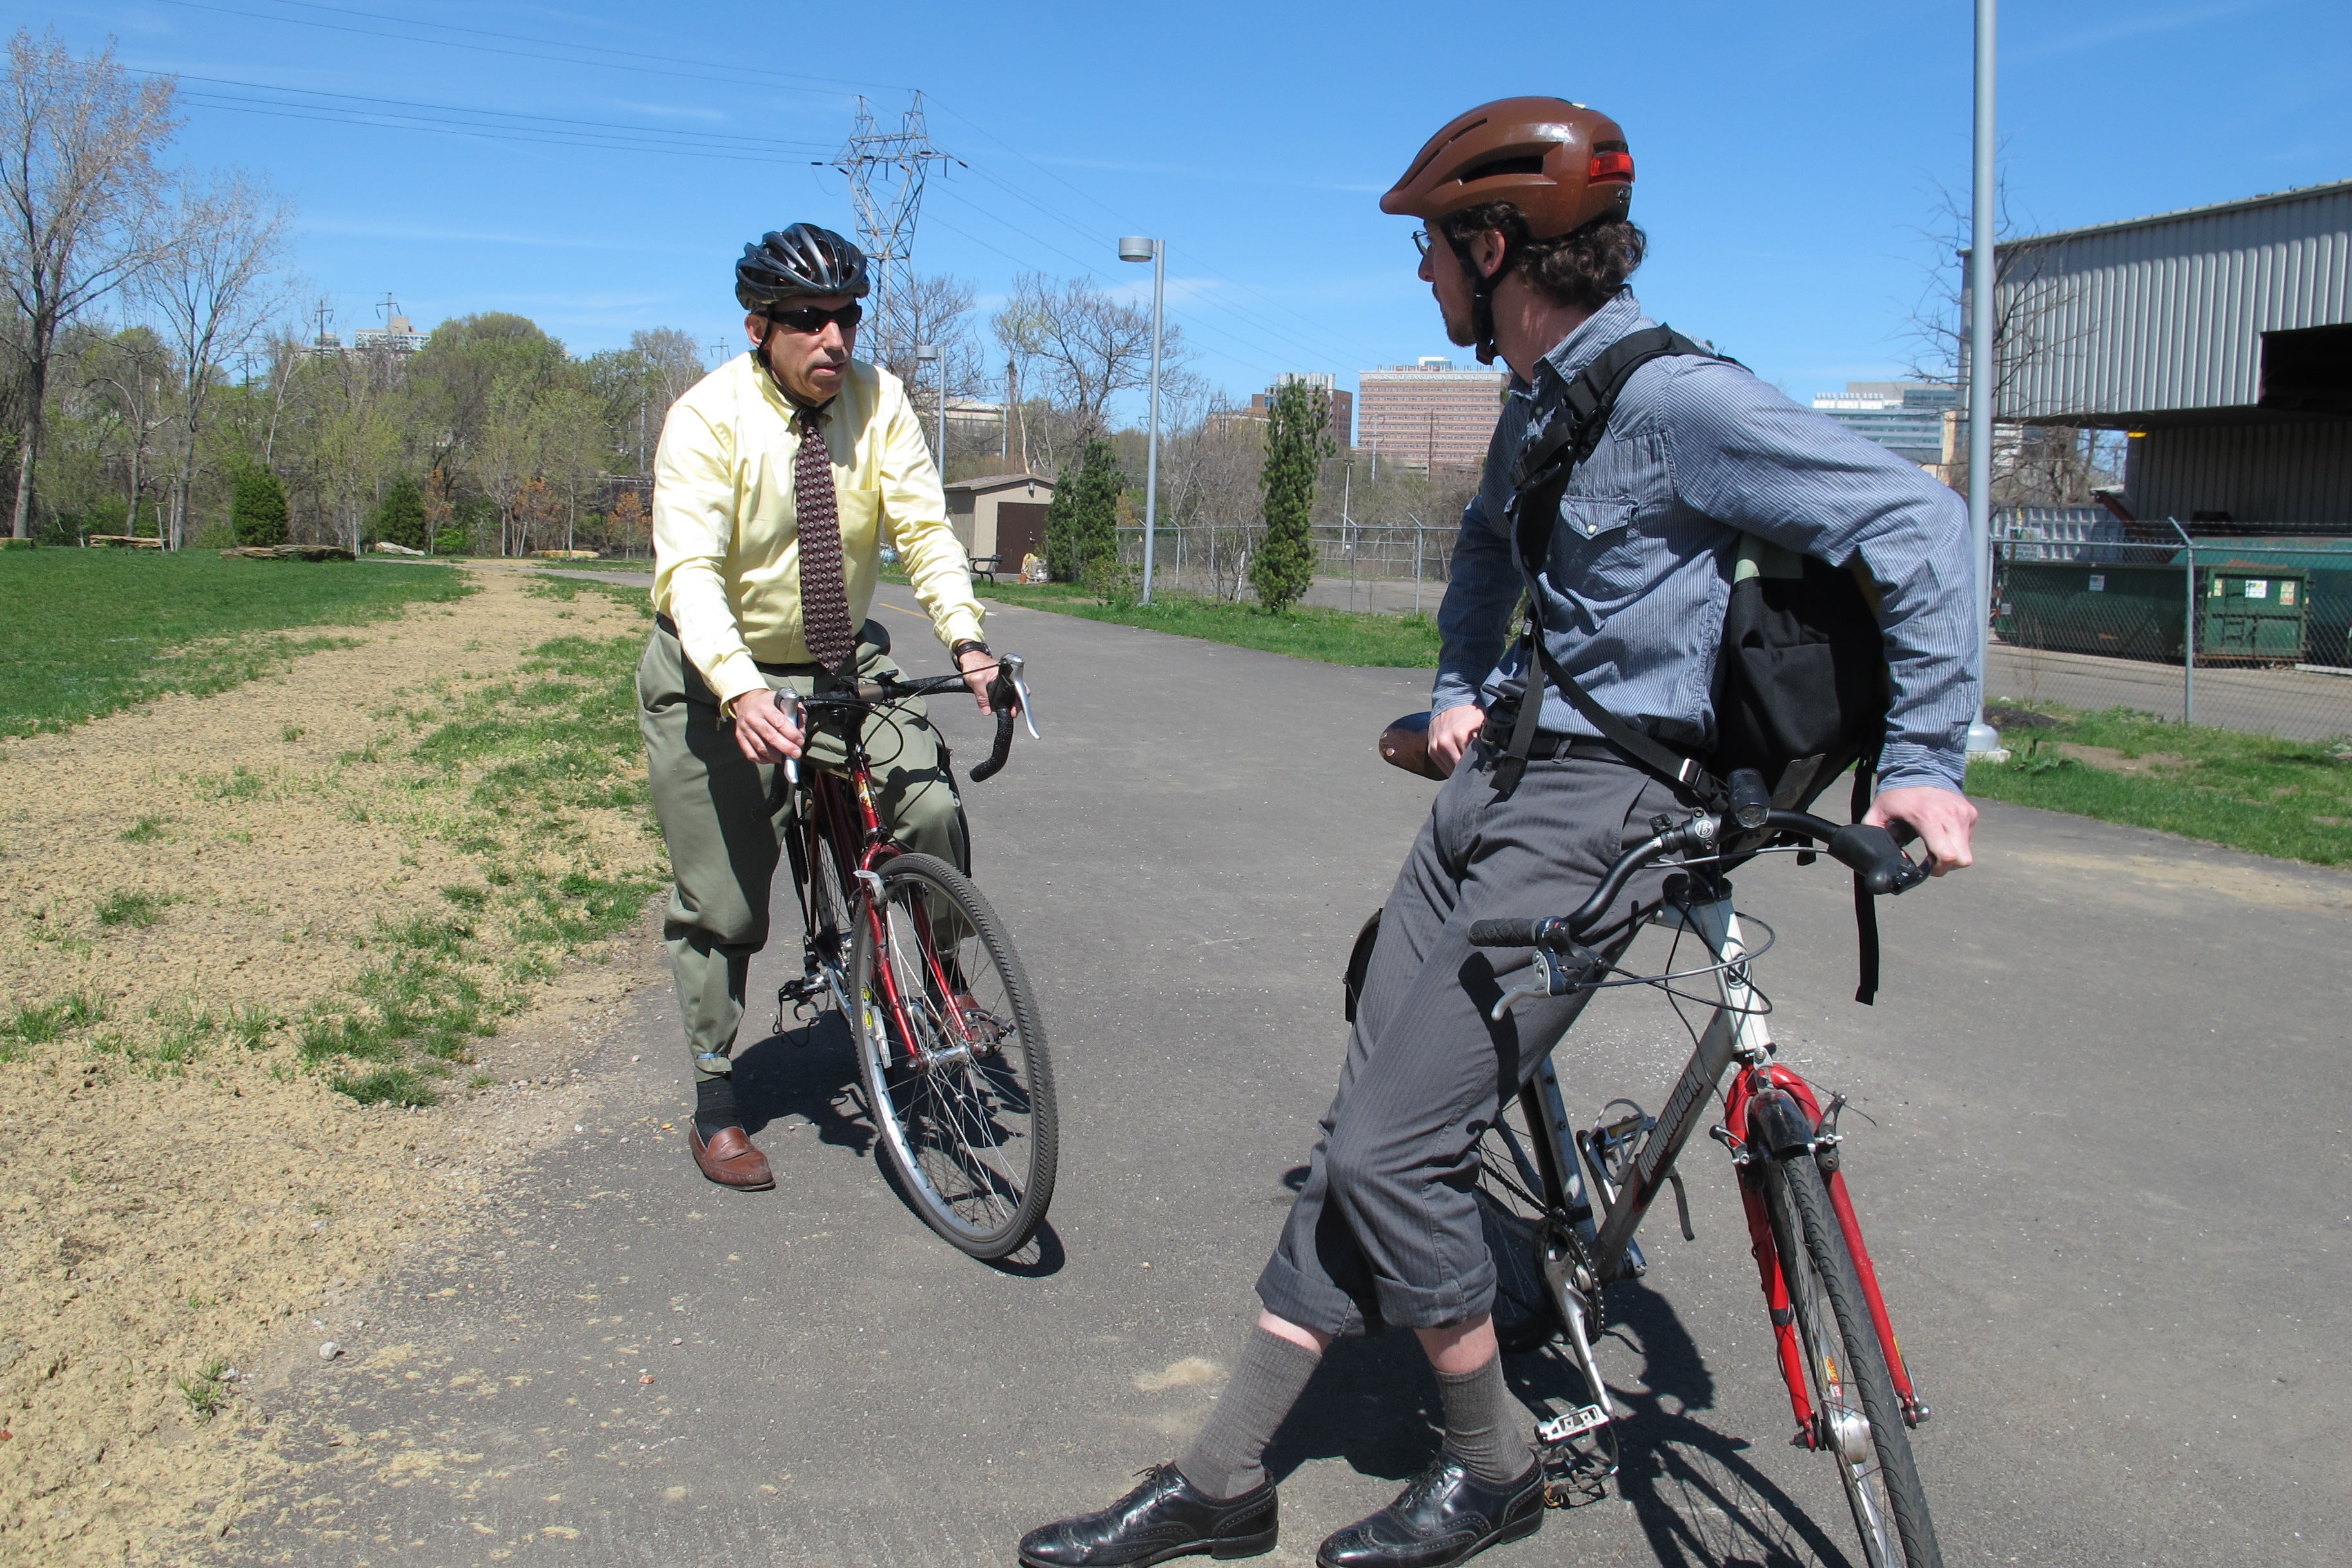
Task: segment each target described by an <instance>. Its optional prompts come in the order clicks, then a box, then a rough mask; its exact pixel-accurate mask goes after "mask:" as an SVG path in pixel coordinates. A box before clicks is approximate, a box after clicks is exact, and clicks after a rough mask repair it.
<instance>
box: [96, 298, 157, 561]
mask: <svg viewBox="0 0 2352 1568" xmlns="http://www.w3.org/2000/svg"><path fill="white" fill-rule="evenodd" d="M82 361H83V363H82V367H81V371H82V379H83V380H84V381H85V382H86V383H88V384H89V385H91V386H93V387H104V388H105V389H106V390H107V392H109V393H110V394H111V395H110V396H109V397H108V398H107V399H106V401H107V402H108V404H109V405H111V406H112V407H113V408H114V409H115V410H116V411H118V412H119V414H120V416H121V419H122V422H123V425H124V426H125V428H126V429H127V431H128V432H129V434H130V441H129V443H128V449H127V450H126V451H125V452H124V454H123V466H124V468H126V469H127V470H128V474H127V476H126V483H125V489H127V491H128V498H129V500H128V504H127V505H126V506H125V507H124V509H123V516H124V517H125V518H126V519H127V520H128V521H126V523H125V525H124V527H125V531H127V532H131V533H136V532H138V531H139V526H138V525H139V500H140V494H141V491H142V489H144V482H145V480H144V476H143V475H142V471H141V470H142V468H143V467H144V466H145V463H146V458H147V451H148V445H149V443H150V442H152V440H153V439H154V438H155V433H156V431H157V430H158V429H159V428H161V427H162V426H163V425H164V423H165V422H166V421H168V420H169V419H170V418H171V414H170V413H169V411H168V410H166V409H165V407H164V406H163V378H164V377H165V376H166V375H173V374H176V367H174V366H173V363H172V351H171V350H170V349H169V348H167V347H165V346H164V343H163V340H162V339H161V338H159V337H157V336H156V335H155V333H154V332H153V331H151V330H150V329H148V328H146V327H131V328H129V329H127V330H125V331H120V332H115V333H112V334H110V335H109V336H107V337H104V338H101V339H100V340H99V341H98V342H94V343H92V344H91V345H90V347H89V351H88V352H87V353H85V354H84V355H83V356H82ZM162 533H163V531H162V530H161V529H158V530H157V536H158V537H159V538H160V537H161V536H162Z"/></svg>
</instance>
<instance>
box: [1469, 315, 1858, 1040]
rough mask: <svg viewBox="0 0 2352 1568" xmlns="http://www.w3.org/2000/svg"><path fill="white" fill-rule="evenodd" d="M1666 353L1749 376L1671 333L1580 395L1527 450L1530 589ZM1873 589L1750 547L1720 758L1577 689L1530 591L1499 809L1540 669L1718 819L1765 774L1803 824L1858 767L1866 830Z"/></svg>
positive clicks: (1636, 338) (1499, 779)
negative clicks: (1627, 394)
mask: <svg viewBox="0 0 2352 1568" xmlns="http://www.w3.org/2000/svg"><path fill="white" fill-rule="evenodd" d="M1666 354H1689V355H1696V356H1697V357H1699V358H1702V359H1723V360H1725V363H1737V362H1736V361H1730V360H1727V359H1726V357H1725V356H1724V355H1721V354H1718V353H1715V352H1714V351H1713V350H1711V349H1708V348H1706V347H1705V346H1703V345H1701V344H1698V343H1696V342H1692V341H1691V340H1690V339H1688V338H1685V337H1684V336H1683V335H1682V334H1681V333H1679V332H1676V331H1673V330H1671V329H1669V328H1666V327H1651V328H1648V329H1646V330H1644V331H1638V332H1633V333H1629V334H1628V335H1626V336H1625V337H1622V338H1620V339H1618V340H1617V342H1614V343H1612V344H1611V345H1610V346H1609V347H1608V348H1606V349H1604V350H1602V351H1601V354H1600V356H1599V357H1598V358H1596V359H1595V360H1594V361H1593V362H1592V363H1591V364H1590V365H1588V366H1586V367H1585V369H1584V372H1583V374H1580V375H1579V376H1578V377H1577V378H1576V380H1575V381H1573V382H1572V383H1570V384H1569V386H1568V388H1567V390H1566V391H1565V392H1564V393H1563V394H1562V395H1561V399H1560V404H1561V405H1560V407H1559V410H1558V411H1557V412H1556V413H1555V415H1554V417H1553V418H1552V420H1551V422H1550V423H1549V425H1548V426H1546V427H1545V429H1544V433H1543V434H1542V435H1541V436H1540V437H1538V438H1537V439H1536V440H1534V441H1532V442H1529V443H1528V445H1527V446H1526V447H1524V448H1522V450H1521V451H1520V453H1519V456H1518V458H1517V461H1516V462H1515V463H1514V464H1513V465H1512V469H1511V487H1512V490H1513V492H1514V493H1513V498H1512V501H1511V518H1510V523H1511V531H1512V537H1513V539H1514V541H1515V542H1516V543H1517V549H1518V553H1519V559H1520V562H1521V564H1522V565H1523V566H1524V568H1525V569H1526V571H1527V572H1528V576H1529V577H1530V579H1534V578H1538V577H1540V576H1541V574H1542V573H1543V570H1544V566H1545V564H1546V563H1547V562H1548V561H1549V558H1550V554H1551V535H1552V529H1553V527H1554V526H1555V525H1556V524H1557V523H1558V521H1559V502H1560V497H1561V496H1562V495H1563V494H1564V493H1565V492H1566V490H1567V489H1568V481H1569V477H1570V475H1571V474H1572V473H1573V472H1574V471H1575V469H1576V465H1577V464H1579V463H1580V462H1582V461H1583V460H1584V459H1585V458H1588V457H1590V456H1591V454H1592V451H1593V448H1594V447H1597V446H1599V445H1600V442H1601V433H1602V431H1603V430H1605V429H1606V428H1607V426H1608V424H1609V415H1610V411H1611V410H1612V409H1613V408H1614V407H1615V406H1616V404H1617V396H1618V394H1619V393H1621V392H1622V391H1623V390H1624V386H1625V383H1626V381H1627V379H1628V378H1629V377H1631V376H1632V375H1633V372H1634V370H1635V369H1637V368H1638V367H1640V366H1642V365H1644V364H1647V363H1649V362H1650V361H1652V360H1654V359H1657V358H1660V357H1661V356H1663V355H1666ZM1865 583H1866V579H1864V577H1863V575H1862V573H1861V563H1860V562H1859V561H1856V562H1855V563H1854V564H1853V568H1852V569H1847V568H1841V567H1837V566H1832V565H1831V564H1830V563H1827V562H1825V561H1820V560H1816V559H1814V558H1812V557H1811V556H1806V555H1800V554H1797V553H1796V552H1792V551H1789V550H1785V549H1782V548H1780V546H1778V545H1775V544H1771V543H1769V542H1766V541H1764V540H1761V539H1757V538H1754V537H1752V536H1750V537H1747V538H1744V539H1743V541H1742V543H1741V545H1740V549H1739V552H1738V558H1737V562H1736V565H1735V568H1734V572H1733V577H1732V587H1731V599H1730V603H1729V605H1727V607H1726V609H1725V611H1724V616H1723V637H1722V642H1721V647H1720V651H1719V653H1718V655H1717V662H1716V668H1715V677H1714V702H1715V722H1716V744H1715V749H1714V750H1713V751H1711V752H1707V753H1706V755H1705V756H1696V757H1694V756H1685V755H1683V754H1682V753H1681V752H1676V751H1675V750H1674V749H1673V748H1671V747H1669V746H1667V745H1665V744H1664V742H1660V741H1658V740H1656V739H1654V738H1653V737H1652V736H1649V735H1645V734H1643V732H1642V731H1639V730H1636V729H1635V728H1633V725H1631V724H1629V723H1627V722H1625V721H1623V720H1622V719H1620V718H1618V717H1617V716H1616V715H1615V714H1613V713H1612V712H1610V711H1609V710H1607V709H1605V708H1603V707H1601V704H1600V703H1599V702H1597V701H1595V700H1593V698H1592V696H1591V693H1589V692H1587V691H1586V690H1585V689H1584V688H1583V687H1581V686H1580V685H1579V684H1577V681H1576V679H1575V678H1574V677H1573V676H1571V675H1570V674H1569V673H1568V672H1567V671H1566V670H1565V669H1562V668H1560V667H1559V663H1558V662H1557V661H1556V660H1555V659H1553V658H1552V656H1551V650H1550V649H1549V647H1546V646H1545V644H1544V637H1543V621H1542V608H1543V600H1542V595H1540V594H1539V593H1530V594H1529V595H1528V628H1527V642H1528V665H1527V668H1528V690H1527V693H1526V695H1525V696H1524V697H1522V699H1521V700H1520V702H1519V710H1518V715H1517V720H1516V721H1514V723H1513V725H1512V729H1511V739H1510V742H1509V744H1508V745H1507V747H1506V748H1505V752H1504V754H1503V756H1502V757H1501V758H1500V759H1499V760H1498V761H1497V763H1496V767H1495V790H1496V795H1497V797H1498V798H1499V797H1505V796H1507V795H1510V794H1511V792H1512V791H1514V790H1516V789H1517V787H1518V784H1519V779H1520V777H1521V775H1522V774H1524V773H1526V771H1527V763H1528V751H1529V749H1530V748H1531V747H1532V746H1533V745H1534V742H1535V736H1536V728H1537V722H1538V714H1539V713H1540V711H1541V709H1542V707H1543V702H1542V690H1541V688H1542V685H1543V680H1542V679H1538V676H1537V671H1538V669H1540V670H1541V671H1542V673H1543V678H1544V679H1548V680H1549V683H1550V684H1551V685H1552V686H1555V687H1557V688H1558V689H1559V693H1560V695H1561V696H1562V697H1564V698H1566V699H1567V700H1568V702H1569V705H1570V707H1572V708H1574V709H1575V710H1576V711H1577V712H1578V713H1580V714H1581V715H1582V716H1583V717H1584V719H1585V721H1586V722H1588V723H1590V724H1591V726H1592V727H1593V729H1594V730H1596V731H1599V732H1600V735H1601V739H1602V740H1603V741H1604V742H1607V743H1608V744H1609V745H1610V747H1611V748H1612V749H1613V750H1615V751H1616V752H1618V753H1619V754H1621V755H1622V756H1623V757H1624V758H1625V759H1626V760H1627V761H1629V762H1631V763H1634V764H1636V765H1637V766H1639V767H1641V768H1643V769H1644V770H1645V771H1647V772H1649V773H1654V774H1655V775H1656V776H1658V777H1659V778H1662V779H1664V780H1665V781H1666V782H1667V783H1669V784H1675V785H1676V786H1677V787H1678V788H1680V789H1682V790H1683V791H1685V793H1687V794H1688V795H1692V796H1694V797H1696V799H1697V800H1698V801H1699V803H1700V804H1702V805H1705V806H1706V807H1707V808H1708V809H1709V810H1713V811H1724V810H1727V809H1729V808H1730V806H1731V804H1732V791H1731V784H1730V783H1729V782H1728V781H1729V780H1730V779H1731V777H1732V775H1733V773H1736V772H1738V771H1741V770H1750V769H1752V770H1754V771H1755V772H1756V773H1759V774H1760V775H1761V777H1762V779H1763V781H1764V787H1765V790H1766V792H1767V793H1768V794H1769V796H1770V797H1771V804H1772V805H1774V806H1776V807H1778V808H1780V809H1781V810H1786V811H1801V810H1803V809H1804V808H1805V807H1807V806H1809V805H1811V804H1812V802H1813V800H1814V798H1815V797H1816V796H1818V795H1820V794H1821V793H1822V791H1823V790H1825V789H1827V788H1828V787H1829V785H1830V784H1831V782H1832V781H1833V780H1834V779H1836V778H1837V776H1838V775H1839V774H1841V773H1844V772H1845V771H1846V770H1848V769H1849V768H1851V769H1853V775H1854V778H1853V812H1852V815H1853V816H1854V817H1856V818H1858V817H1860V816H1861V815H1862V813H1863V812H1864V810H1865V809H1866V808H1867V807H1868V805H1869V803H1870V798H1871V791H1872V784H1873V782H1874V774H1875V772H1876V766H1877V760H1878V749H1879V744H1880V742H1881V741H1882V739H1883V738H1884V736H1885V725H1886V710H1887V702H1888V697H1889V692H1890V685H1889V680H1888V677H1887V668H1886V650H1885V643H1884V640H1883V639H1882V637H1881V636H1880V634H1879V629H1878V616H1877V613H1876V610H1875V607H1874V603H1873V600H1874V596H1875V595H1874V590H1870V589H1867V588H1866V587H1865ZM1854 911H1855V919H1856V921H1857V924H1858V926H1859V929H1860V931H1861V937H1862V972H1863V973H1862V984H1861V986H1860V988H1859V989H1858V990H1857V992H1856V993H1855V998H1854V999H1855V1000H1856V1001H1859V1002H1865V1003H1866V1002H1868V1001H1870V1000H1871V999H1872V997H1873V996H1874V994H1875V993H1876V991H1877V987H1878V977H1877V976H1878V940H1877V938H1878V929H1877V921H1876V918H1875V912H1874V903H1873V900H1871V898H1870V896H1869V895H1868V894H1867V893H1865V892H1864V891H1863V889H1862V887H1861V883H1860V880H1859V879H1856V883H1855V888H1854Z"/></svg>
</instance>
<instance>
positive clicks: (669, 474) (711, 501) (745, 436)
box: [653, 353, 983, 707]
mask: <svg viewBox="0 0 2352 1568" xmlns="http://www.w3.org/2000/svg"><path fill="white" fill-rule="evenodd" d="M796 412H797V411H796V410H795V409H794V408H793V405H791V404H790V403H788V402H786V401H785V399H784V395H783V394H782V393H781V392H779V391H778V390H777V389H776V384H775V381H774V380H773V378H772V377H771V376H770V375H769V374H768V373H767V371H766V370H765V369H764V368H763V367H762V366H761V364H760V363H759V362H758V361H757V360H756V359H754V358H753V357H752V356H751V354H750V353H740V354H737V355H736V356H735V357H734V358H733V359H731V360H730V361H728V362H727V363H725V364H723V365H721V366H719V368H718V369H717V370H715V371H712V372H711V373H710V374H709V375H706V376H704V377H703V378H702V379H701V380H700V381H699V382H698V383H696V384H695V385H694V386H693V388H692V389H691V390H689V391H688V393H687V394H686V395H685V396H683V397H681V398H679V399H678V400H677V402H676V403H675V404H673V405H670V411H669V416H668V417H667V419H665V420H663V421H662V435H661V447H660V450H659V452H658V453H657V454H656V457H655V458H654V511H653V533H654V608H655V609H656V610H659V611H661V612H662V613H664V614H666V615H667V616H669V618H670V619H671V620H672V621H674V622H675V623H677V640H678V642H679V644H680V645H681V646H682V647H684V648H685V650H686V657H687V658H688V661H689V662H690V663H692V664H693V666H694V668H696V669H697V670H699V671H700V672H701V674H702V679H704V680H705V681H707V682H709V686H710V689H711V690H712V691H714V692H716V693H717V694H718V697H719V704H720V706H722V707H724V706H725V705H727V704H728V703H730V702H732V701H733V700H735V699H736V698H738V697H740V696H741V695H743V693H745V692H747V691H756V690H759V689H761V688H763V687H764V686H765V685H766V684H767V683H766V682H765V681H764V680H762V679H761V678H760V672H759V670H758V669H757V668H754V661H757V662H758V663H760V664H806V663H808V662H810V658H809V650H808V643H807V642H806V641H805V640H804V639H803V637H802V635H801V573H800V528H799V524H798V515H797V513H796V511H795V510H794V508H793V461H794V459H795V458H797V456H798V455H799V452H800V447H801V437H800V432H799V431H798V429H796V428H795V427H794V425H793V419H794V417H795V415H796ZM818 420H819V423H820V424H821V425H822V426H823V427H824V445H825V450H826V451H827V452H828V453H829V454H830V455H831V457H832V458H833V488H834V494H835V498H836V500H838V502H839V509H840V515H841V564H842V574H843V576H844V577H845V579H846V581H847V584H848V589H849V619H850V624H851V625H853V626H855V625H857V624H859V623H861V622H863V621H864V620H865V619H866V614H867V612H868V611H869V610H871V609H872V607H873V605H874V586H875V580H876V578H877V575H878V574H879V573H880V571H881V566H882V544H883V542H884V541H885V540H886V539H887V540H888V541H889V542H891V543H892V544H894V545H896V546H897V547H898V561H899V564H900V566H901V567H902V568H903V569H904V570H905V572H906V574H907V578H908V582H909V583H910V584H912V585H913V588H914V591H915V597H916V598H918V599H919V600H920V601H921V602H922V605H923V607H924V608H925V609H926V610H928V611H929V612H930V616H931V626H932V627H933V629H934V630H936V631H937V632H938V633H939V637H940V642H941V643H942V644H945V645H950V646H952V645H953V644H955V643H957V642H960V641H962V640H964V639H967V638H977V637H979V636H980V623H981V617H982V613H983V612H982V609H981V605H980V601H979V600H978V599H977V598H975V597H974V596H973V595H972V591H971V571H970V562H969V558H968V557H967V556H966V555H965V554H964V549H963V544H962V542H961V541H959V540H958V539H957V538H956V536H955V533H954V531H953V530H951V529H950V528H949V526H948V520H947V499H946V497H945V495H944V494H943V493H942V492H941V490H940V474H939V469H938V468H937V467H936V466H934V465H933V463H932V462H931V453H930V447H929V444H928V443H926V442H925V441H924V439H923V427H922V423H921V421H920V420H919V418H918V417H917V416H916V414H915V410H914V408H913V407H912V406H911V405H909V404H908V400H907V390H906V388H905V386H904V385H903V384H900V382H899V381H898V377H896V376H894V375H892V374H890V373H889V372H887V371H886V370H881V369H878V368H877V367H876V366H874V365H870V364H867V363H864V362H863V361H857V360H853V361H852V362H851V363H850V366H849V374H848V375H847V376H846V377H845V378H844V383H843V385H842V389H841V392H840V393H839V395H836V396H835V398H834V400H833V401H832V402H831V403H829V404H827V405H825V406H824V412H823V413H822V414H820V415H819V416H818Z"/></svg>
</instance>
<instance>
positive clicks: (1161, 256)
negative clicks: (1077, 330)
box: [1118, 235, 1168, 605]
mask: <svg viewBox="0 0 2352 1568" xmlns="http://www.w3.org/2000/svg"><path fill="white" fill-rule="evenodd" d="M1118 258H1119V259H1120V260H1121V261H1149V262H1150V263H1151V430H1150V437H1149V438H1148V440H1147V444H1146V446H1145V447H1144V451H1145V454H1146V455H1145V457H1144V460H1143V602H1144V603H1145V604H1147V605H1148V604H1150V603H1151V550H1152V544H1153V541H1154V537H1155V535H1156V534H1157V533H1158V531H1159V526H1160V310H1161V307H1162V305H1163V304H1164V303H1165V302H1166V300H1167V295H1168V246H1167V244H1166V242H1165V241H1163V240H1157V239H1147V238H1144V237H1142V236H1140V235H1129V236H1127V237H1124V238H1122V239H1120V241H1119V242H1118Z"/></svg>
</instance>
